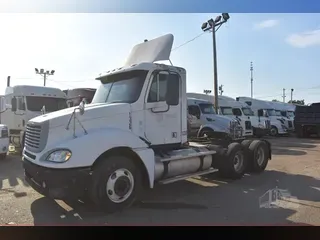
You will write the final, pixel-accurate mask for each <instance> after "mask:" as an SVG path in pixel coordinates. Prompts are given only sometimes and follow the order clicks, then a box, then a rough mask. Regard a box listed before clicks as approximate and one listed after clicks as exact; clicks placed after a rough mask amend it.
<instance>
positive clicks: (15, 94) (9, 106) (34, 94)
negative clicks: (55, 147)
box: [0, 77, 67, 148]
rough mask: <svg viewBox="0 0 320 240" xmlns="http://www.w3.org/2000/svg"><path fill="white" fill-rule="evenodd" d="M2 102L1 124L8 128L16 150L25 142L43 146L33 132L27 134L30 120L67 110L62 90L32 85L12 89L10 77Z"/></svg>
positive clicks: (11, 141)
mask: <svg viewBox="0 0 320 240" xmlns="http://www.w3.org/2000/svg"><path fill="white" fill-rule="evenodd" d="M1 101H2V103H3V104H2V110H1V114H0V119H1V124H5V125H7V126H8V129H9V138H10V143H11V144H12V145H13V146H14V147H15V148H23V146H24V143H25V142H28V143H29V144H31V145H37V144H41V143H39V142H38V139H36V138H34V136H33V135H34V134H33V132H32V131H31V132H29V133H28V134H25V132H26V129H27V122H28V121H29V120H30V119H32V118H34V117H37V116H39V115H41V114H44V113H49V112H54V111H57V110H60V109H64V108H67V102H66V95H65V93H64V92H62V90H60V89H58V88H51V87H40V86H30V85H17V86H12V87H11V86H10V77H8V83H7V87H6V90H5V95H3V96H2V97H1ZM33 131H37V130H36V129H34V130H33Z"/></svg>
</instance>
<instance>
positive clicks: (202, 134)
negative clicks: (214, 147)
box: [198, 128, 214, 137]
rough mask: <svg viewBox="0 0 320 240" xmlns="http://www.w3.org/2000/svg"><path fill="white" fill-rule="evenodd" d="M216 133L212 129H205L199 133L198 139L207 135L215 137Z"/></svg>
mask: <svg viewBox="0 0 320 240" xmlns="http://www.w3.org/2000/svg"><path fill="white" fill-rule="evenodd" d="M213 133H214V131H213V130H212V129H210V128H204V129H201V131H200V132H199V135H198V137H205V135H207V137H212V136H213Z"/></svg>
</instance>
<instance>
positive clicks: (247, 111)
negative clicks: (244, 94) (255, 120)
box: [242, 108, 254, 116]
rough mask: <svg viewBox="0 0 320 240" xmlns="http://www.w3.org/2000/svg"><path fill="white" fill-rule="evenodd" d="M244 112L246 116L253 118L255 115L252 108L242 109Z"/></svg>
mask: <svg viewBox="0 0 320 240" xmlns="http://www.w3.org/2000/svg"><path fill="white" fill-rule="evenodd" d="M242 112H243V114H244V115H246V116H253V115H254V113H253V111H252V110H251V108H242Z"/></svg>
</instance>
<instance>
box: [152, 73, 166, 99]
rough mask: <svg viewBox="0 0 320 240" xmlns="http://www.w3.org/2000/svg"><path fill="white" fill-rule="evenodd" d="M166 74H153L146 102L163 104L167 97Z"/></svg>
mask: <svg viewBox="0 0 320 240" xmlns="http://www.w3.org/2000/svg"><path fill="white" fill-rule="evenodd" d="M168 76H169V75H168V74H161V73H160V74H155V75H154V76H153V79H152V83H151V87H150V92H149V96H148V102H163V101H165V100H166V95H167V80H168Z"/></svg>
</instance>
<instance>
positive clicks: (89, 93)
mask: <svg viewBox="0 0 320 240" xmlns="http://www.w3.org/2000/svg"><path fill="white" fill-rule="evenodd" d="M63 92H64V93H65V94H66V95H67V99H68V100H67V103H68V106H69V107H73V106H78V105H79V104H80V103H81V101H82V100H83V99H85V101H86V103H87V104H89V103H91V101H92V99H93V96H94V94H95V92H96V89H94V88H73V89H67V90H63Z"/></svg>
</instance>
